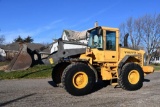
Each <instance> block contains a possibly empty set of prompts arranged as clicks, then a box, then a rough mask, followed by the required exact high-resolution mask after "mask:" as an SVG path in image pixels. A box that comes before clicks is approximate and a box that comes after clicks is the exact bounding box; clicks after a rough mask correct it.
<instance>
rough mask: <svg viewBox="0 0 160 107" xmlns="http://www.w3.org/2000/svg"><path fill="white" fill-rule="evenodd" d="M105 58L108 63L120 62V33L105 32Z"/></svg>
mask: <svg viewBox="0 0 160 107" xmlns="http://www.w3.org/2000/svg"><path fill="white" fill-rule="evenodd" d="M103 34H104V41H105V43H104V47H105V49H104V56H105V58H104V59H105V61H106V62H117V61H118V31H111V30H104V31H103Z"/></svg>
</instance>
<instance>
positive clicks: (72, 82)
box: [62, 63, 95, 96]
mask: <svg viewBox="0 0 160 107" xmlns="http://www.w3.org/2000/svg"><path fill="white" fill-rule="evenodd" d="M62 83H63V85H64V88H65V89H66V91H67V92H68V93H70V94H71V95H75V96H80V95H86V94H88V93H90V92H91V91H92V88H93V86H94V83H95V74H94V72H93V71H92V70H91V68H90V67H89V66H88V65H86V64H84V63H73V64H70V65H69V66H67V68H66V69H65V70H64V72H63V74H62Z"/></svg>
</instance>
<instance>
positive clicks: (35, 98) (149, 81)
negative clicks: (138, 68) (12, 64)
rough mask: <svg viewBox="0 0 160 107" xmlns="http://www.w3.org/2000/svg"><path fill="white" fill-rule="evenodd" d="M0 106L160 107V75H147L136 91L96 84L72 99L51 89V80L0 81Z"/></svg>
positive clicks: (65, 93) (59, 91) (157, 73)
mask: <svg viewBox="0 0 160 107" xmlns="http://www.w3.org/2000/svg"><path fill="white" fill-rule="evenodd" d="M0 106H6V107H36V106H37V107H47V106H52V107H72V106H73V107H88V106H89V107H90V106H92V107H135V106H137V107H159V106H160V72H155V73H153V74H150V75H147V76H146V77H145V81H144V86H143V87H142V88H141V89H140V90H138V91H125V90H123V89H121V88H114V87H113V86H110V85H108V86H106V85H104V84H102V83H99V84H97V85H96V86H95V90H94V91H93V92H92V93H91V94H88V95H85V96H79V97H76V96H72V95H70V94H68V93H67V92H66V91H65V90H64V89H63V88H59V87H53V85H52V81H51V78H48V79H21V80H0Z"/></svg>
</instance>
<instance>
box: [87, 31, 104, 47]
mask: <svg viewBox="0 0 160 107" xmlns="http://www.w3.org/2000/svg"><path fill="white" fill-rule="evenodd" d="M88 47H90V48H98V49H102V48H103V45H102V34H100V35H98V34H97V29H93V30H92V31H90V34H89V41H88Z"/></svg>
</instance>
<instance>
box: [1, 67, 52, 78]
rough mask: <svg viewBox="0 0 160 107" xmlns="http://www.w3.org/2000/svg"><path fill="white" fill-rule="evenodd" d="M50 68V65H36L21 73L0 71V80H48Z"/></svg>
mask: <svg viewBox="0 0 160 107" xmlns="http://www.w3.org/2000/svg"><path fill="white" fill-rule="evenodd" d="M52 68H53V67H52V66H51V65H49V66H47V65H36V66H34V67H32V68H29V69H27V70H23V71H13V72H4V71H0V79H23V78H25V79H27V78H48V77H51V73H52Z"/></svg>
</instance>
